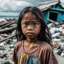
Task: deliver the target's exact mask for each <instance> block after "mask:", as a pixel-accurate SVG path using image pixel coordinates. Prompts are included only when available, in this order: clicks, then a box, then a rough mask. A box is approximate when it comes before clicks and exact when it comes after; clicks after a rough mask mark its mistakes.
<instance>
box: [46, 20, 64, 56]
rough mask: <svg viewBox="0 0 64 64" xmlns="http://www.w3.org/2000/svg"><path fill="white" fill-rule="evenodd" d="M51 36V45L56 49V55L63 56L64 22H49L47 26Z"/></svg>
mask: <svg viewBox="0 0 64 64" xmlns="http://www.w3.org/2000/svg"><path fill="white" fill-rule="evenodd" d="M47 25H48V28H49V29H50V32H51V35H52V45H53V47H54V48H56V49H57V54H58V55H61V56H64V22H56V21H53V20H49V23H48V24H47Z"/></svg>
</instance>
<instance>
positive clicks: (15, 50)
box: [12, 47, 18, 64]
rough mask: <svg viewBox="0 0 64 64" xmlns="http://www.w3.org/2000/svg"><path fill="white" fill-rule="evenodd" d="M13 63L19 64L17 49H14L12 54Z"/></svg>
mask: <svg viewBox="0 0 64 64" xmlns="http://www.w3.org/2000/svg"><path fill="white" fill-rule="evenodd" d="M12 61H14V63H15V64H17V63H18V59H17V47H14V50H13V54H12Z"/></svg>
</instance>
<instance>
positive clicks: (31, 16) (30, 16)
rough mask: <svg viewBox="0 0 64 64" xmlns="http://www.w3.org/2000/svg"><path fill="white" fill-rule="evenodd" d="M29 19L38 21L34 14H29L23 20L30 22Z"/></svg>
mask: <svg viewBox="0 0 64 64" xmlns="http://www.w3.org/2000/svg"><path fill="white" fill-rule="evenodd" d="M29 19H31V20H33V19H37V16H36V15H35V14H34V13H32V12H27V13H25V14H24V15H23V17H22V20H29Z"/></svg>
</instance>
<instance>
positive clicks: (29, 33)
mask: <svg viewBox="0 0 64 64" xmlns="http://www.w3.org/2000/svg"><path fill="white" fill-rule="evenodd" d="M26 34H27V35H34V33H33V32H27V33H26Z"/></svg>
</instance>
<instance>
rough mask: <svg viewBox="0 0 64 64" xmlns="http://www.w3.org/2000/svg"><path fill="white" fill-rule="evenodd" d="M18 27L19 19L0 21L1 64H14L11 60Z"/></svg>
mask: <svg viewBox="0 0 64 64" xmlns="http://www.w3.org/2000/svg"><path fill="white" fill-rule="evenodd" d="M16 26H17V19H15V18H13V19H5V20H3V21H0V64H6V63H7V64H13V62H12V61H11V60H10V59H11V55H12V51H13V48H14V44H15V43H16V41H17V40H16V37H15V35H16V33H15V32H16ZM9 62H10V63H9Z"/></svg>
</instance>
